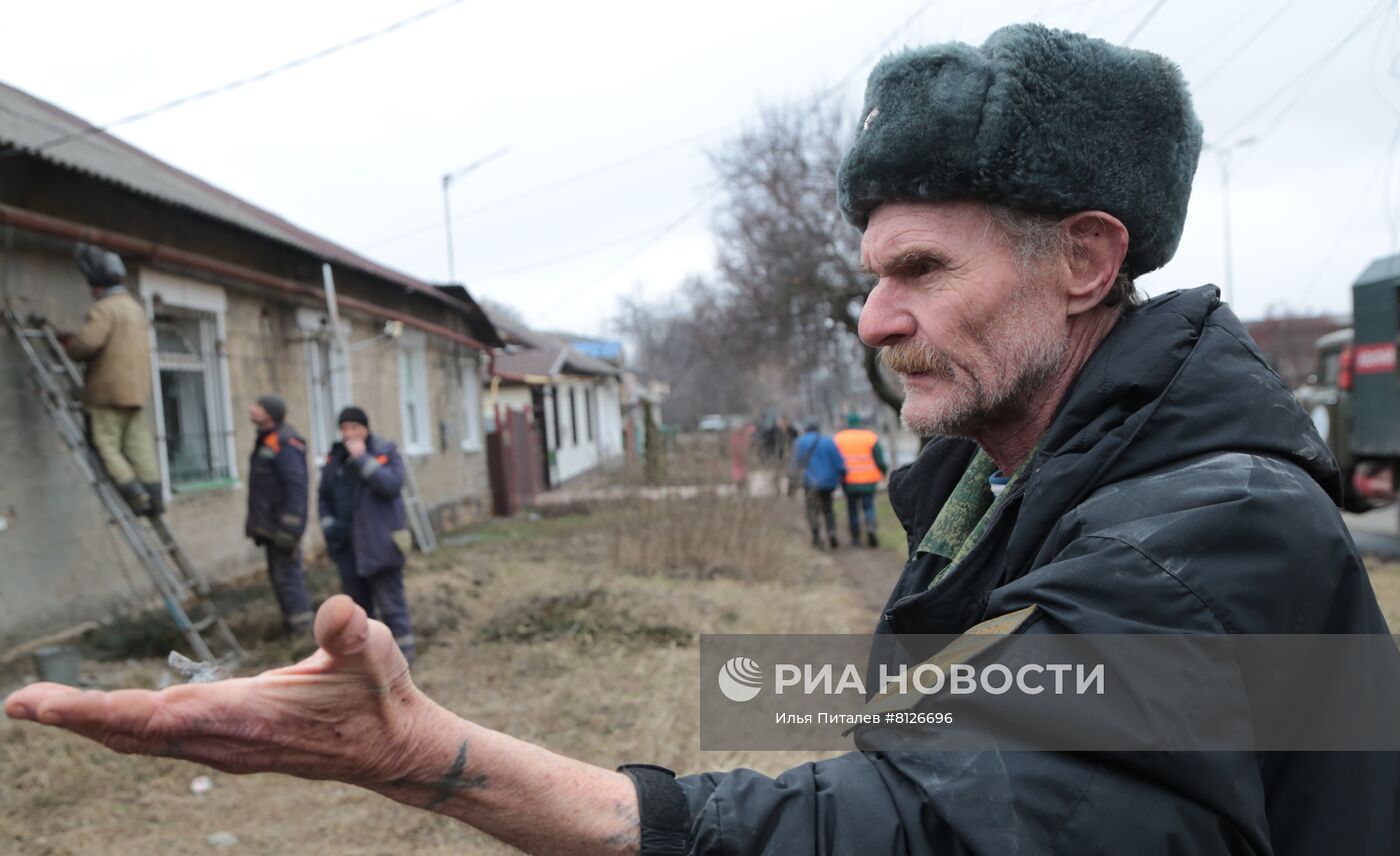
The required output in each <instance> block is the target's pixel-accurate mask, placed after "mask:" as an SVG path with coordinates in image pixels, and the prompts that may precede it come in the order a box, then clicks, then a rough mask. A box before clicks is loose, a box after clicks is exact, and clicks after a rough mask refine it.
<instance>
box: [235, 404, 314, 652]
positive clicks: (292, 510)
mask: <svg viewBox="0 0 1400 856" xmlns="http://www.w3.org/2000/svg"><path fill="white" fill-rule="evenodd" d="M248 416H249V418H250V419H252V422H253V425H254V426H256V427H257V429H258V439H257V442H256V443H255V444H254V445H253V459H252V461H251V462H250V463H249V464H248V522H247V524H246V525H245V527H244V531H245V533H246V534H247V536H248V537H249V538H252V539H253V542H254V543H255V544H257V545H258V546H259V547H264V548H266V549H267V576H268V578H269V579H270V580H272V590H273V592H275V593H276V595H277V605H278V606H279V607H281V608H282V627H283V629H284V630H286V631H287V632H288V633H300V632H302V631H305V630H306V629H307V628H309V627H310V626H311V602H310V600H309V599H308V598H307V596H306V579H305V577H304V576H303V575H302V570H301V536H302V533H303V532H305V531H306V502H307V485H306V441H305V440H303V439H302V438H301V436H300V435H298V434H297V432H296V431H295V430H294V429H293V428H292V427H291V426H290V425H287V424H286V423H285V422H284V421H283V420H284V419H285V418H286V416H287V405H286V403H285V402H283V401H282V399H280V398H278V397H277V396H275V395H264V396H263V397H262V398H259V399H258V400H257V403H255V404H254V405H253V406H252V407H250V408H248Z"/></svg>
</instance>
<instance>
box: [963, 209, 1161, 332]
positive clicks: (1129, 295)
mask: <svg viewBox="0 0 1400 856" xmlns="http://www.w3.org/2000/svg"><path fill="white" fill-rule="evenodd" d="M989 207H990V214H991V218H992V222H993V223H995V224H996V226H997V228H999V229H1000V230H1001V233H1002V235H1003V236H1004V237H1005V238H1006V241H1007V243H1008V244H1009V245H1010V247H1011V251H1012V252H1013V253H1014V254H1015V256H1016V266H1017V267H1018V268H1020V270H1021V272H1022V273H1023V274H1029V273H1031V272H1033V271H1035V270H1036V268H1037V266H1038V265H1039V264H1040V263H1041V261H1042V260H1043V259H1045V258H1046V257H1047V256H1061V257H1065V256H1070V255H1072V254H1075V253H1079V252H1081V249H1080V247H1079V245H1078V244H1076V243H1075V241H1074V239H1073V238H1071V237H1070V236H1069V234H1068V233H1067V232H1066V231H1065V229H1064V228H1063V226H1062V224H1063V222H1064V218H1063V217H1060V216H1058V215H1055V214H1039V213H1036V212H1034V211H1022V210H1019V209H1016V208H1009V207H1007V206H1005V205H991V206H989ZM1142 301H1143V298H1142V295H1141V294H1140V293H1139V292H1138V290H1137V286H1135V285H1134V284H1133V276H1132V274H1131V273H1129V272H1128V268H1127V265H1123V266H1122V267H1120V268H1119V269H1118V276H1117V278H1115V279H1114V281H1113V287H1112V288H1110V289H1109V291H1108V294H1106V295H1104V299H1103V304H1102V305H1103V306H1107V307H1109V308H1113V307H1118V306H1121V307H1122V308H1123V311H1125V312H1127V311H1131V310H1132V309H1134V308H1136V307H1137V306H1140V305H1141V304H1142Z"/></svg>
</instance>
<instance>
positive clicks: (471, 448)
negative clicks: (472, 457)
mask: <svg viewBox="0 0 1400 856" xmlns="http://www.w3.org/2000/svg"><path fill="white" fill-rule="evenodd" d="M461 445H462V451H463V452H469V453H475V452H480V451H481V442H480V441H477V442H474V443H462V444H461Z"/></svg>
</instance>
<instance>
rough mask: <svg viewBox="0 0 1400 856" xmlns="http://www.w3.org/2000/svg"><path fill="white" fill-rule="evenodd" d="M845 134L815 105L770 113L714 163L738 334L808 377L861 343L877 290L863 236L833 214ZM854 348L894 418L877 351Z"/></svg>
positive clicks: (723, 260)
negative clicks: (863, 317) (863, 256)
mask: <svg viewBox="0 0 1400 856" xmlns="http://www.w3.org/2000/svg"><path fill="white" fill-rule="evenodd" d="M842 126H843V121H842V119H841V118H840V116H839V113H838V111H837V110H835V109H833V108H831V107H829V106H826V105H825V104H824V103H823V102H822V101H821V100H816V101H812V102H810V103H806V104H796V105H788V106H783V107H776V108H771V109H768V110H765V111H764V112H763V114H762V115H761V118H760V121H759V123H758V125H757V127H755V128H753V129H750V130H748V131H745V132H743V133H742V134H740V135H739V136H738V137H737V138H735V139H734V140H732V141H730V142H729V143H728V144H727V145H726V146H724V148H722V149H721V150H720V151H718V152H717V153H715V154H714V155H712V158H711V160H712V162H713V164H714V167H715V169H716V171H717V172H718V173H719V178H720V182H721V186H722V188H723V193H724V196H725V200H724V202H723V203H722V204H721V207H720V213H719V215H718V217H717V220H716V223H715V233H716V239H717V243H718V250H719V266H720V271H721V274H722V276H723V278H724V281H725V283H726V284H728V285H729V287H730V288H731V289H732V292H731V294H730V295H729V297H730V301H729V304H730V311H731V313H732V319H731V320H732V323H733V325H734V329H736V330H741V331H743V333H744V336H745V338H746V339H748V340H749V341H752V342H754V343H755V344H756V345H757V346H759V347H760V348H766V349H767V350H768V352H769V353H770V354H774V353H782V354H786V355H788V356H789V357H790V358H792V359H796V360H798V361H800V362H801V363H802V364H805V365H806V366H813V367H814V366H818V365H819V364H820V362H819V361H822V360H826V359H831V358H833V357H836V358H838V359H846V358H847V357H846V354H848V353H849V348H842V347H839V346H838V345H839V344H844V343H849V342H850V341H852V339H853V337H856V336H857V327H858V324H859V319H860V307H861V306H862V305H863V304H864V302H865V298H866V295H867V294H869V291H870V288H871V286H872V285H873V282H872V281H871V279H870V277H869V276H868V275H866V274H862V273H861V272H860V270H859V261H860V235H859V233H858V232H857V231H856V230H855V229H854V228H852V227H851V226H850V225H848V224H847V223H846V222H845V221H844V220H842V218H841V214H840V211H839V209H838V207H837V199H836V171H837V168H838V167H839V165H840V163H841V156H842V154H843V153H844V152H845V150H846V148H847V145H848V137H847V135H846V134H845V133H843V131H842ZM860 348H861V366H862V370H863V372H864V374H865V376H866V379H867V381H868V382H869V385H870V388H871V390H872V391H873V392H874V393H875V395H876V397H877V398H879V400H880V401H882V402H884V403H885V404H887V405H889V406H890V407H891V408H893V409H894V410H895V412H896V413H898V412H899V408H900V405H901V404H902V403H903V396H902V395H901V393H900V391H899V389H898V388H897V385H896V384H895V383H893V382H892V381H891V379H890V377H889V376H888V374H887V373H885V372H884V370H883V369H882V367H881V365H880V363H879V360H878V358H877V352H876V351H875V349H873V348H870V347H867V346H864V345H861V346H860Z"/></svg>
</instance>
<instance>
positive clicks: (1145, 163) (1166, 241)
mask: <svg viewBox="0 0 1400 856" xmlns="http://www.w3.org/2000/svg"><path fill="white" fill-rule="evenodd" d="M862 116H863V117H864V121H863V125H862V128H861V129H860V130H859V132H858V133H857V136H856V140H855V143H854V144H853V145H852V146H851V149H850V151H849V152H847V153H846V157H845V159H844V160H843V161H842V163H841V171H840V174H839V176H838V179H837V185H838V189H839V191H840V199H841V211H842V213H843V214H844V215H845V217H846V219H847V220H848V221H850V222H851V223H852V224H854V225H855V226H857V227H858V228H860V229H861V230H862V231H863V230H864V229H865V226H866V223H867V222H869V219H870V214H871V212H873V211H874V210H875V208H876V207H877V206H879V205H880V204H881V203H882V202H894V201H906V202H943V201H951V200H958V199H980V200H984V201H987V202H994V203H999V204H1002V205H1006V206H1009V207H1011V208H1016V209H1021V210H1025V211H1036V212H1043V213H1047V214H1070V213H1073V212H1075V211H1088V210H1100V211H1107V212H1108V213H1109V214H1112V215H1113V216H1115V217H1117V218H1118V219H1119V220H1122V221H1123V224H1124V225H1125V226H1127V228H1128V257H1127V259H1126V261H1125V262H1124V265H1125V267H1126V268H1127V269H1128V271H1129V272H1130V273H1131V274H1132V275H1133V276H1137V275H1139V274H1143V273H1147V272H1148V271H1151V270H1155V269H1157V268H1159V267H1161V266H1162V265H1164V264H1166V263H1167V261H1168V260H1169V259H1170V258H1171V257H1172V253H1174V252H1175V251H1176V245H1177V243H1178V242H1179V241H1180V240H1181V230H1182V226H1183V225H1184V223H1185V220H1186V203H1187V200H1188V199H1189V198H1190V196H1191V178H1192V176H1194V175H1195V172H1196V161H1197V159H1198V158H1199V157H1200V153H1201V123H1200V120H1198V119H1197V118H1196V113H1195V111H1194V110H1193V109H1192V107H1191V95H1190V93H1189V92H1187V89H1186V83H1185V81H1184V80H1183V79H1182V77H1181V72H1180V70H1179V69H1178V68H1177V67H1176V65H1175V64H1174V63H1172V62H1171V61H1170V60H1168V59H1166V58H1165V57H1161V56H1158V55H1157V54H1153V53H1148V52H1147V51H1138V50H1131V49H1129V48H1122V47H1118V46H1116V45H1111V44H1109V43H1108V42H1105V41H1101V40H1099V39H1092V38H1089V37H1088V36H1085V35H1082V34H1079V33H1070V32H1065V31H1064V30H1051V29H1047V28H1046V27H1042V26H1040V25H1039V24H1016V25H1013V26H1010V27H1003V28H1002V29H1000V30H997V31H996V32H995V33H993V34H992V35H991V36H990V37H989V38H988V39H987V41H986V43H985V44H983V45H982V47H980V48H974V47H971V46H969V45H965V44H962V43H961V42H952V43H948V44H941V45H931V46H928V47H922V48H914V49H909V50H905V51H903V52H901V53H898V54H891V55H890V56H887V57H885V59H883V60H881V62H880V64H879V65H877V66H876V67H875V70H874V71H872V72H871V73H870V80H869V82H868V83H867V85H866V90H865V109H864V110H863V112H862Z"/></svg>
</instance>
